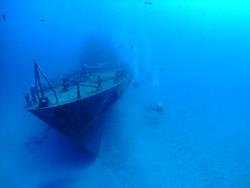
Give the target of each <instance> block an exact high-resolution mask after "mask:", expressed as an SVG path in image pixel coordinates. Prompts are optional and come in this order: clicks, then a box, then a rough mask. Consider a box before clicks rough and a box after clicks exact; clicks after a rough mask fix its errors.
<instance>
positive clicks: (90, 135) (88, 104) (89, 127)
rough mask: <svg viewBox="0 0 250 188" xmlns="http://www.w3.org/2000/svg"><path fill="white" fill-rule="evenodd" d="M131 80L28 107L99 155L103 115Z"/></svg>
mask: <svg viewBox="0 0 250 188" xmlns="http://www.w3.org/2000/svg"><path fill="white" fill-rule="evenodd" d="M128 84H129V80H124V81H123V82H122V83H120V84H118V85H116V86H114V87H112V88H110V89H108V90H105V91H103V92H101V93H97V94H95V95H93V96H90V97H88V98H84V99H79V100H75V101H73V102H71V103H66V104H62V105H59V106H51V107H47V108H38V109H29V111H30V112H31V113H32V114H34V115H35V116H37V117H38V118H39V119H41V120H42V121H44V122H46V123H47V124H48V125H50V126H51V127H53V128H54V129H56V130H57V131H59V132H60V133H62V134H63V135H65V136H66V137H68V138H70V139H72V140H73V141H76V143H78V144H80V145H81V147H82V148H83V149H85V150H86V151H88V152H90V153H93V154H95V155H96V153H98V152H97V151H96V150H98V149H97V148H98V145H100V140H101V139H100V137H101V135H102V132H103V128H104V127H103V123H102V122H100V120H101V118H100V117H101V116H102V115H103V113H104V112H105V111H107V110H108V108H109V107H111V106H112V105H113V104H114V103H115V102H116V101H117V100H118V99H119V98H120V97H121V95H122V94H123V93H124V90H125V89H126V88H127V86H128Z"/></svg>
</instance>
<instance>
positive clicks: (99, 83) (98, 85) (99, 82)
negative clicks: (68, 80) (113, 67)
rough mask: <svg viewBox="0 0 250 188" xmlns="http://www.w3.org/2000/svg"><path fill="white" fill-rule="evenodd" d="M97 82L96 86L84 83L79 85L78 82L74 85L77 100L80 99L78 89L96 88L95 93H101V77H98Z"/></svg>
mask: <svg viewBox="0 0 250 188" xmlns="http://www.w3.org/2000/svg"><path fill="white" fill-rule="evenodd" d="M97 78H98V80H97V85H91V84H85V83H81V82H80V81H78V82H77V83H76V88H77V98H78V99H80V98H81V89H80V87H81V86H82V87H91V88H96V90H95V92H98V91H102V81H103V80H102V79H101V77H100V76H99V75H98V77H97Z"/></svg>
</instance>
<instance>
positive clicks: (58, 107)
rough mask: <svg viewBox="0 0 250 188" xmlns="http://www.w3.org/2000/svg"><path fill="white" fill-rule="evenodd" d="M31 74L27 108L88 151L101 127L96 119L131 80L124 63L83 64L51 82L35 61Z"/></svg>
mask: <svg viewBox="0 0 250 188" xmlns="http://www.w3.org/2000/svg"><path fill="white" fill-rule="evenodd" d="M34 76H35V84H34V85H33V86H32V87H31V88H30V92H29V94H26V95H25V101H26V109H27V110H28V111H29V112H31V113H32V114H34V115H35V116H36V117H38V118H39V119H41V120H42V121H44V122H46V123H47V124H48V125H49V126H51V127H53V128H54V129H56V130H57V131H59V132H60V133H62V134H63V135H64V136H66V137H68V138H70V139H71V140H73V141H76V142H77V143H78V144H80V145H81V146H82V148H83V149H85V150H87V151H89V152H91V153H93V150H94V148H92V147H93V143H91V142H96V143H98V144H99V142H100V141H98V139H99V138H96V135H99V136H100V132H102V131H101V130H102V129H103V128H102V126H103V125H102V123H100V122H98V119H100V117H101V115H102V114H103V113H104V112H105V111H107V109H108V108H109V107H111V106H112V104H114V103H115V102H116V101H117V100H118V99H119V98H120V97H121V95H122V94H123V93H124V91H125V89H126V88H127V86H128V84H129V82H130V80H131V73H130V71H129V69H128V67H127V66H121V67H113V68H107V67H106V68H105V67H88V66H87V65H85V66H83V68H82V69H81V70H80V71H79V72H75V73H72V74H70V75H67V76H66V77H65V78H64V79H62V80H59V81H58V80H57V81H54V82H51V81H50V80H49V79H48V78H47V76H46V75H45V74H44V72H43V71H42V70H41V68H40V67H39V65H38V64H37V62H35V61H34ZM97 137H98V136H97ZM95 139H97V140H95ZM96 143H95V144H94V145H96ZM94 153H96V152H95V151H94Z"/></svg>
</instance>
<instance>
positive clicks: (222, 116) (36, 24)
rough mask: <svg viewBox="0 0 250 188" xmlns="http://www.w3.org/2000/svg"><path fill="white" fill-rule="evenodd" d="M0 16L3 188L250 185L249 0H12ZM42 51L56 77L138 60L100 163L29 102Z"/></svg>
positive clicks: (108, 121)
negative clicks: (88, 64) (97, 64)
mask: <svg viewBox="0 0 250 188" xmlns="http://www.w3.org/2000/svg"><path fill="white" fill-rule="evenodd" d="M0 15H1V18H0V45H1V46H0V66H1V67H0V70H1V72H0V74H1V77H0V78H1V82H0V86H1V88H0V89H1V90H0V91H1V95H0V97H1V100H0V104H1V105H0V107H1V109H0V115H1V116H0V187H1V188H52V187H53V188H57V187H58V188H59V187H60V188H62V187H65V188H69V187H73V188H80V187H149V188H151V187H152V188H155V187H157V188H158V187H164V188H166V187H168V188H217V187H218V188H249V187H250V150H249V148H250V127H249V126H250V75H249V72H250V2H249V1H247V0H237V1H236V0H229V1H226V0H217V1H215V0H200V1H199V0H151V1H143V0H117V1H114V0H105V1H104V0H91V1H87V0H60V1H59V0H54V1H51V0H36V1H34V0H33V1H32V0H22V1H21V0H1V1H0ZM95 45H97V46H98V48H99V50H100V51H102V52H103V51H104V52H105V54H106V55H104V56H100V57H99V56H98V57H96V56H95V57H93V56H88V54H89V53H86V51H87V50H90V51H91V49H92V48H94V47H93V46H95ZM102 58H103V59H102ZM33 59H36V61H38V62H39V64H40V66H41V67H42V68H43V70H44V71H45V72H46V74H47V75H48V77H49V78H53V76H56V75H60V74H63V73H67V72H70V71H73V70H75V69H76V68H77V67H78V66H79V63H80V62H82V61H86V60H88V61H92V60H93V61H109V60H112V61H115V60H119V61H123V62H126V63H128V64H129V65H130V67H131V68H132V70H133V72H134V80H133V81H132V83H131V85H130V87H129V88H128V89H127V91H126V93H125V94H124V96H123V97H122V98H121V100H119V101H118V102H117V103H116V104H115V105H114V106H113V107H112V108H111V109H110V110H109V112H108V113H107V114H106V115H105V117H103V123H104V124H105V131H104V134H103V137H102V145H101V148H100V151H99V156H98V157H97V158H96V160H92V159H90V158H89V157H88V156H87V155H86V154H85V153H83V152H82V150H81V149H80V148H79V147H78V146H77V145H76V144H75V143H73V142H71V141H70V140H69V139H67V138H65V137H64V136H62V135H61V134H59V133H58V132H56V131H55V130H53V129H49V128H48V125H46V124H45V123H43V122H41V121H40V120H39V119H37V118H36V117H34V116H33V115H31V114H29V113H28V112H26V111H25V109H24V105H25V104H24V100H23V92H25V91H27V89H28V88H29V86H30V85H31V84H32V83H33ZM157 105H158V106H160V107H161V108H162V109H163V111H162V112H158V111H156V110H154V107H156V106H157Z"/></svg>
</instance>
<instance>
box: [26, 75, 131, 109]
mask: <svg viewBox="0 0 250 188" xmlns="http://www.w3.org/2000/svg"><path fill="white" fill-rule="evenodd" d="M116 73H117V70H111V71H110V70H109V71H103V72H98V73H92V74H90V75H89V76H88V79H86V80H85V81H80V82H79V91H80V98H78V89H77V84H71V85H70V86H69V88H68V89H67V90H66V91H63V90H62V89H63V87H62V84H56V85H55V86H54V89H55V92H56V95H57V97H58V102H56V97H55V95H54V93H53V90H51V89H49V90H46V91H45V92H44V94H45V96H46V97H47V98H48V99H49V101H50V104H49V106H48V107H53V106H58V105H63V104H66V103H70V102H74V101H77V100H82V99H84V98H88V97H90V96H93V95H96V94H98V93H101V92H103V91H105V90H108V89H110V88H112V87H114V86H116V85H118V84H119V83H121V82H122V81H123V80H124V79H125V78H126V77H127V76H125V77H123V78H122V79H119V80H117V81H116ZM98 76H100V78H101V87H102V89H99V90H97V86H98ZM37 107H38V104H33V105H32V106H29V107H28V109H29V110H32V109H37Z"/></svg>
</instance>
